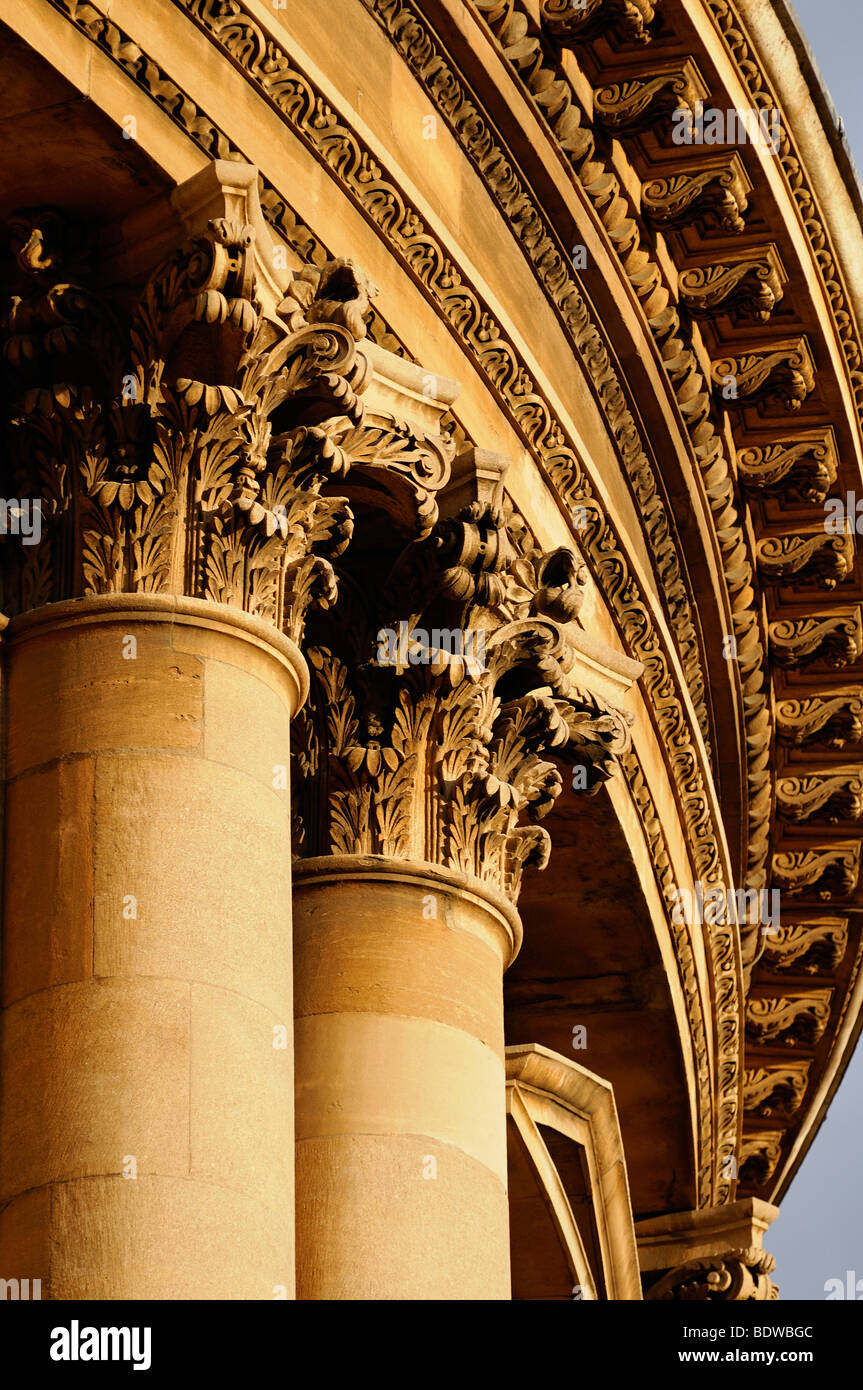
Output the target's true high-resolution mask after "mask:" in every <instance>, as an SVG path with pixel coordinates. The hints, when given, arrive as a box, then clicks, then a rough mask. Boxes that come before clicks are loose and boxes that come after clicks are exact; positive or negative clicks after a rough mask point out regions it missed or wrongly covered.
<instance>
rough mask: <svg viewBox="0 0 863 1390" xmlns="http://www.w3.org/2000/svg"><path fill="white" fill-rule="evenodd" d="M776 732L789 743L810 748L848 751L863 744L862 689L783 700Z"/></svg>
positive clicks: (777, 711)
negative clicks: (849, 746) (853, 746)
mask: <svg viewBox="0 0 863 1390" xmlns="http://www.w3.org/2000/svg"><path fill="white" fill-rule="evenodd" d="M776 731H777V733H778V734H779V737H780V738H781V739H784V740H785V742H786V743H790V744H793V745H795V746H796V747H803V746H805V747H806V748H835V749H842V748H846V747H847V746H848V745H849V744H857V743H860V742H861V741H863V696H861V695H860V693H859V690H858V688H856V687H855V688H854V689H851V690H838V691H833V692H831V693H830V694H829V695H809V696H807V697H805V698H804V699H800V700H780V701H779V703H778V705H777V706H776Z"/></svg>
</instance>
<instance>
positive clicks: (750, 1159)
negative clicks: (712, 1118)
mask: <svg viewBox="0 0 863 1390" xmlns="http://www.w3.org/2000/svg"><path fill="white" fill-rule="evenodd" d="M784 1137H785V1135H784V1132H783V1131H781V1130H769V1131H766V1132H764V1131H761V1132H758V1133H756V1134H746V1135H744V1137H743V1140H742V1142H741V1145H740V1186H741V1187H747V1188H753V1187H763V1186H764V1185H765V1184H766V1183H768V1182H769V1181H770V1179H771V1178H772V1177H773V1174H774V1173H775V1172H776V1168H777V1165H778V1163H779V1160H780V1158H781V1157H782V1140H783V1139H784ZM772 1296H774V1297H777V1296H778V1291H777V1294H776V1295H772Z"/></svg>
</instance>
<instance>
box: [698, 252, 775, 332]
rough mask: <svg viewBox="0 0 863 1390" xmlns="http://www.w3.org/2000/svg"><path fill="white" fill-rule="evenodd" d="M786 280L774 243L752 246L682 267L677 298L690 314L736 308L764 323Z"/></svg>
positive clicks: (703, 313) (773, 307)
mask: <svg viewBox="0 0 863 1390" xmlns="http://www.w3.org/2000/svg"><path fill="white" fill-rule="evenodd" d="M787 279H788V276H787V275H786V273H785V270H784V268H783V266H782V262H781V260H780V258H779V253H778V252H777V250H776V248H775V247H774V246H766V247H760V248H757V247H751V248H747V250H745V251H741V252H740V253H739V254H738V255H736V256H734V257H731V256H726V257H725V258H724V259H723V260H722V261H720V262H714V263H713V264H709V265H708V264H705V265H700V266H695V267H694V268H692V269H691V270H684V271H683V272H682V273H681V276H680V281H679V287H680V297H681V299H682V300H683V302H684V304H685V305H686V307H687V309H689V311H690V313H692V314H696V315H716V314H720V313H724V312H726V311H727V310H729V309H736V310H738V311H739V312H740V313H741V314H742V315H745V316H749V317H752V318H756V319H759V320H760V321H761V322H762V323H767V322H768V321H769V319H770V315H771V314H772V313H773V310H774V309H775V307H776V305H777V304H778V303H779V301H780V299H781V298H782V294H783V286H784V285H785V283H786V281H787Z"/></svg>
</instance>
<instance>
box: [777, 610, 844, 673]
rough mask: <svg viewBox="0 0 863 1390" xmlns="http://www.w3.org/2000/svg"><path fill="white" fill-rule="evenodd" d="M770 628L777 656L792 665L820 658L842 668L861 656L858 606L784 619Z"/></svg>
mask: <svg viewBox="0 0 863 1390" xmlns="http://www.w3.org/2000/svg"><path fill="white" fill-rule="evenodd" d="M769 632H770V646H771V655H772V657H773V660H774V661H775V662H776V663H777V665H779V666H786V667H791V668H801V667H805V666H808V665H810V663H812V662H816V661H818V662H823V663H824V664H825V665H826V666H829V667H830V668H831V669H833V670H841V669H842V667H844V666H850V665H851V664H852V663H853V662H855V661H856V660H857V658H858V656H859V655H860V651H861V645H863V632H861V623H860V610H859V609H857V608H854V609H851V610H847V609H846V610H844V611H842V610H840V611H839V612H838V613H834V614H831V615H829V616H827V615H825V616H823V617H811V618H786V619H782V620H781V621H779V622H774V623H771V624H770V628H769Z"/></svg>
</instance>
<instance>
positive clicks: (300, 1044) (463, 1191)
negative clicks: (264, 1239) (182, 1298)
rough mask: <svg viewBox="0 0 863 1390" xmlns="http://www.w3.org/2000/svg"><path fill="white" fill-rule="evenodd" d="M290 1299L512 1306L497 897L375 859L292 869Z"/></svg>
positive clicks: (504, 926)
mask: <svg viewBox="0 0 863 1390" xmlns="http://www.w3.org/2000/svg"><path fill="white" fill-rule="evenodd" d="M294 921H295V954H296V961H297V975H296V1034H295V1039H296V1057H297V1106H298V1117H299V1123H298V1127H297V1170H298V1181H299V1187H298V1218H297V1219H298V1227H299V1239H300V1259H299V1265H298V1281H299V1282H298V1296H299V1297H300V1298H329V1299H334V1298H336V1299H338V1298H343V1299H348V1298H364V1299H380V1298H404V1299H426V1298H428V1299H431V1298H459V1299H498V1298H509V1296H510V1285H509V1221H508V1209H507V1196H506V1106H505V1074H504V1060H503V1048H504V1040H503V1008H502V1003H501V1000H502V977H503V971H504V970H505V968H506V966H507V965H508V964H509V962H510V960H511V958H512V956H513V955H514V952H515V949H516V947H517V944H518V940H519V936H520V923H519V919H518V916H517V914H516V913H515V911H514V910H513V908H512V906H511V905H510V904H509V902H508V901H507V900H506V899H505V898H503V896H502V895H501V894H500V893H498V892H496V891H495V890H494V889H493V888H491V887H490V886H488V885H484V884H481V883H479V882H478V881H476V880H475V879H473V878H470V877H468V876H467V875H465V874H458V873H451V872H446V871H445V870H442V869H440V868H438V867H437V866H436V865H434V864H428V863H410V862H409V861H395V860H392V859H387V858H386V857H384V856H369V857H368V858H361V857H359V856H353V855H334V856H332V857H322V858H317V859H312V860H307V861H300V863H299V866H298V873H297V880H296V884H295V896H294Z"/></svg>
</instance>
